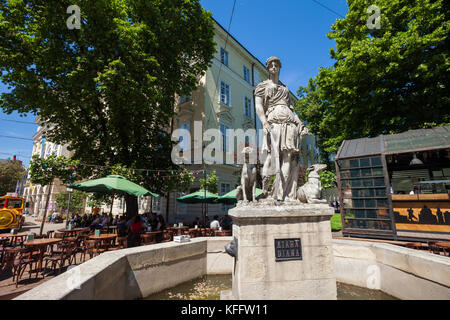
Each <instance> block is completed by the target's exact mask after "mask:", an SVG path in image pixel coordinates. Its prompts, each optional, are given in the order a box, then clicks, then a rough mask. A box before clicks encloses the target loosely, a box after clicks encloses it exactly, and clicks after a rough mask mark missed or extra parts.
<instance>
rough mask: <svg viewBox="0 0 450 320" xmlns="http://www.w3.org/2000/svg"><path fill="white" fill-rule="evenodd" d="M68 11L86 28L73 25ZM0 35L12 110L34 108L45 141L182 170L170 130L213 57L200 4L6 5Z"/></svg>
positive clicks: (155, 187)
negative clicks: (177, 105) (177, 108)
mask: <svg viewBox="0 0 450 320" xmlns="http://www.w3.org/2000/svg"><path fill="white" fill-rule="evenodd" d="M70 5H77V6H78V7H79V8H80V9H81V24H80V29H72V30H70V29H69V28H68V27H67V24H66V21H67V19H68V18H69V16H70V14H67V13H66V12H67V8H68V7H69V6H70ZM0 34H1V35H2V36H1V37H0V71H1V77H0V79H1V81H3V82H4V83H5V84H7V85H8V86H9V87H11V89H12V91H11V92H9V93H2V95H1V99H0V107H1V108H2V109H3V110H4V111H5V112H6V113H11V112H13V111H18V112H19V113H27V112H34V113H35V114H37V115H38V116H39V119H40V120H41V121H42V122H43V123H44V124H47V126H46V130H47V132H46V137H47V139H48V140H50V141H52V142H55V143H58V144H68V147H69V150H71V151H73V153H72V158H73V159H75V160H80V161H82V162H83V163H86V164H92V165H98V166H101V165H103V166H113V165H115V164H121V165H123V166H125V167H126V168H128V169H130V170H133V168H152V169H167V168H173V169H174V170H177V169H178V168H177V167H176V166H175V165H173V164H172V162H171V157H170V150H171V148H172V142H171V141H170V135H169V134H168V133H167V132H168V128H169V127H170V120H171V117H172V116H173V106H174V97H175V94H187V93H189V92H191V91H192V90H194V89H195V88H196V85H197V81H198V79H199V77H200V76H201V75H202V74H203V72H204V71H205V70H206V69H207V68H208V66H209V63H210V61H211V59H212V57H213V54H214V52H215V43H214V41H213V36H214V28H213V21H212V19H211V18H210V13H209V12H207V11H205V10H204V9H202V7H201V6H200V4H199V1H198V0H158V1H148V0H96V1H90V0H47V1H0ZM91 168H92V169H94V168H95V166H92V167H91ZM94 171H95V170H92V174H93V175H95V172H94ZM139 176H140V178H139V179H141V180H142V181H143V186H144V187H146V188H148V189H149V190H151V191H154V192H157V193H160V191H161V189H164V188H165V187H164V185H162V184H160V183H159V184H158V183H157V182H158V180H157V178H156V177H155V175H153V174H150V175H146V174H142V173H141V174H140V175H139ZM44 180H45V179H44ZM44 182H47V181H44ZM47 183H48V182H47Z"/></svg>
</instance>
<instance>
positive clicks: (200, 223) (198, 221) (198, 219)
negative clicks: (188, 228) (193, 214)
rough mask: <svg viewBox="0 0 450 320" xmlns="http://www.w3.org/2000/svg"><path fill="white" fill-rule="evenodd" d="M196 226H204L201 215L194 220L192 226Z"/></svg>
mask: <svg viewBox="0 0 450 320" xmlns="http://www.w3.org/2000/svg"><path fill="white" fill-rule="evenodd" d="M195 226H197V227H198V228H202V227H203V224H202V222H201V221H200V218H199V217H197V218H195V220H194V222H192V228H195Z"/></svg>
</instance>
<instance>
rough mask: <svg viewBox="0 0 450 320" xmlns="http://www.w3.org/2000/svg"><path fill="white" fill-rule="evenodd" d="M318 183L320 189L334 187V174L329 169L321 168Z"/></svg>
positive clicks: (335, 184)
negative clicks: (320, 186)
mask: <svg viewBox="0 0 450 320" xmlns="http://www.w3.org/2000/svg"><path fill="white" fill-rule="evenodd" d="M320 184H321V185H322V189H331V188H336V186H337V183H336V175H335V174H334V172H332V171H330V170H323V171H321V172H320Z"/></svg>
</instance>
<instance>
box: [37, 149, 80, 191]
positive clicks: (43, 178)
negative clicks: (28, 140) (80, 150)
mask: <svg viewBox="0 0 450 320" xmlns="http://www.w3.org/2000/svg"><path fill="white" fill-rule="evenodd" d="M78 163H79V161H78V160H72V159H68V158H66V157H64V156H56V155H55V154H51V155H49V156H47V157H46V158H41V157H39V155H36V154H35V155H33V157H32V158H31V161H30V168H29V170H28V173H29V177H30V181H31V182H32V183H37V184H40V185H43V186H47V185H50V184H51V183H52V182H53V180H54V179H59V180H61V181H62V183H64V184H70V183H72V182H75V181H76V180H78V179H80V178H81V177H83V176H84V175H86V172H82V171H77V170H76V168H77V165H78Z"/></svg>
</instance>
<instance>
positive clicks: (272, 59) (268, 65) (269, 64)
mask: <svg viewBox="0 0 450 320" xmlns="http://www.w3.org/2000/svg"><path fill="white" fill-rule="evenodd" d="M272 62H275V64H276V65H277V70H273V71H275V72H280V69H281V60H280V59H279V58H278V57H275V56H272V57H270V58H268V59H267V60H266V69H267V71H269V72H270V71H271V68H273V65H274V64H273V63H272Z"/></svg>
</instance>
